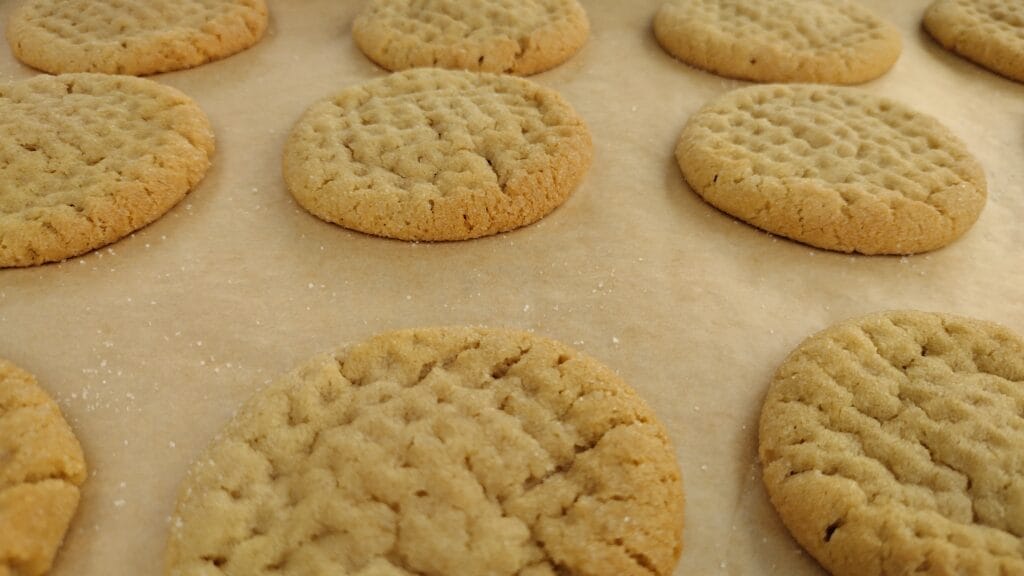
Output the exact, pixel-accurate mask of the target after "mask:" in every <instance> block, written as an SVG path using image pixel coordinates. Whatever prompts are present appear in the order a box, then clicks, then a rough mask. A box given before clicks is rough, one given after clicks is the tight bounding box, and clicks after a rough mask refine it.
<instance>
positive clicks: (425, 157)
mask: <svg viewBox="0 0 1024 576" xmlns="http://www.w3.org/2000/svg"><path fill="white" fill-rule="evenodd" d="M591 155H592V144H591V139H590V132H589V130H588V129H587V127H586V125H585V124H584V122H583V120H582V118H580V117H579V115H578V114H576V112H575V111H574V110H573V109H572V107H571V106H570V105H569V104H568V103H567V102H566V101H565V100H564V99H562V97H561V96H559V95H558V94H557V93H556V92H554V91H553V90H550V89H547V88H544V87H542V86H539V85H537V84H534V83H533V82H530V81H528V80H524V79H521V78H516V77H512V76H498V75H492V74H476V73H471V72H460V71H452V70H442V69H438V68H430V69H416V70H408V71H405V72H399V73H395V74H391V75H388V76H386V77H384V78H380V79H378V80H372V81H370V82H366V83H364V84H361V85H356V86H353V87H350V88H347V89H345V90H343V91H342V92H340V93H338V94H337V95H336V96H333V97H331V98H329V99H327V100H323V101H320V102H318V103H316V104H314V105H313V106H312V107H310V109H309V110H308V111H307V112H306V113H305V114H304V115H303V117H302V118H301V119H300V120H299V121H298V123H297V124H296V126H295V128H294V129H293V130H292V133H291V135H290V137H289V138H288V142H287V144H286V145H285V150H284V177H285V181H286V182H287V184H288V189H289V190H290V191H291V193H292V195H294V196H295V198H296V200H297V201H298V202H299V204H301V205H302V206H303V207H304V208H305V209H306V210H308V211H309V212H311V213H312V214H314V215H316V216H318V217H319V218H321V219H323V220H327V221H328V222H334V223H336V224H340V225H342V226H344V227H346V228H351V229H353V230H358V231H360V232H366V233H369V234H375V235H378V236H386V237H389V238H399V239H402V240H464V239H469V238H477V237H480V236H486V235H490V234H496V233H499V232H505V231H508V230H512V229H515V228H519V227H521V226H525V225H527V224H530V223H532V222H535V221H537V220H539V219H540V218H542V217H543V216H545V215H546V214H548V213H549V212H551V211H552V210H554V209H555V208H556V207H558V206H559V205H561V204H562V203H563V202H565V200H566V199H567V198H568V197H569V195H570V194H571V193H572V191H573V189H574V188H575V187H576V185H577V184H578V183H579V182H580V181H581V180H582V179H583V176H584V175H585V173H586V172H587V170H588V169H589V167H590V162H591Z"/></svg>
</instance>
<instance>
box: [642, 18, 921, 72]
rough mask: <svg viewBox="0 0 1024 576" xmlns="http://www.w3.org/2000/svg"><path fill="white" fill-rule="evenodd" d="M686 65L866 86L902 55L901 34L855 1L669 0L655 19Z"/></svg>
mask: <svg viewBox="0 0 1024 576" xmlns="http://www.w3.org/2000/svg"><path fill="white" fill-rule="evenodd" d="M654 34H655V37H656V38H657V39H658V42H659V43H660V44H661V45H662V47H664V48H665V50H666V51H668V53H669V54H671V55H673V56H675V57H676V58H678V59H679V60H681V61H683V62H685V63H687V64H690V65H692V66H696V67H697V68H701V69H703V70H708V71H710V72H713V73H715V74H719V75H722V76H728V77H730V78H741V79H744V80H754V81H757V82H820V83H826V84H858V83H861V82H866V81H868V80H871V79H872V78H876V77H878V76H881V75H882V74H884V73H885V72H886V71H888V70H889V68H891V67H892V65H893V64H894V63H895V62H896V59H897V58H899V55H900V49H901V48H900V46H901V40H900V34H899V31H897V30H896V28H895V27H893V26H892V25H891V24H889V23H887V22H885V21H884V20H882V19H881V18H879V17H878V16H876V15H875V14H874V13H873V12H871V11H870V10H868V9H867V8H865V7H864V6H862V5H861V4H860V3H859V2H855V1H851V0H669V1H668V2H666V3H665V4H664V5H663V6H662V7H661V10H659V11H658V14H657V16H655V18H654Z"/></svg>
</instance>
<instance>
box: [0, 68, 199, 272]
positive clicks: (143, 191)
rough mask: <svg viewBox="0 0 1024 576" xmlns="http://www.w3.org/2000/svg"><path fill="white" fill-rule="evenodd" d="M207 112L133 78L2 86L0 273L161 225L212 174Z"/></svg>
mask: <svg viewBox="0 0 1024 576" xmlns="http://www.w3.org/2000/svg"><path fill="white" fill-rule="evenodd" d="M213 148H214V143H213V131H212V129H211V127H210V122H209V120H207V118H206V115H205V114H204V113H203V111H202V110H200V109H199V106H197V105H196V103H195V102H194V101H192V99H191V98H189V97H188V96H186V95H184V94H182V93H181V92H179V91H178V90H175V89H174V88H171V87H169V86H164V85H162V84H158V83H156V82H153V81H151V80H146V79H143V78H135V77H132V76H113V75H108V74H62V75H60V76H46V75H40V76H36V77H35V78H31V79H29V80H22V81H18V82H12V83H9V84H0V268H2V267H7V266H31V265H34V264H41V263H44V262H55V261H59V260H63V259H65V258H69V257H71V256H76V255H78V254H82V253H84V252H88V251H89V250H93V249H95V248H99V247H101V246H105V245H107V244H110V243H111V242H114V241H116V240H119V239H121V238H123V237H124V236H127V235H128V234H130V233H132V232H134V231H135V230H138V229H139V228H142V227H143V226H146V225H147V224H149V223H151V222H153V221H154V220H156V219H157V218H159V217H160V216H162V215H163V214H164V213H166V212H167V211H168V210H170V209H171V208H172V207H173V206H174V205H175V204H177V203H178V202H179V201H180V200H181V199H182V198H184V197H185V195H186V194H187V193H188V192H189V190H191V189H192V187H193V186H195V185H196V184H197V183H198V182H199V181H200V180H201V179H202V178H203V176H204V175H205V174H206V170H207V169H208V168H209V166H210V156H211V155H212V154H213Z"/></svg>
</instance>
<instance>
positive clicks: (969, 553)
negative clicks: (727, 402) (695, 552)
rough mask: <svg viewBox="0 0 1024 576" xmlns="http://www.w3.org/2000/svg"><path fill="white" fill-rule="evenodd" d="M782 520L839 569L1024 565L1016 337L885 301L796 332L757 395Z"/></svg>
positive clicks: (1023, 379) (1022, 408)
mask: <svg viewBox="0 0 1024 576" xmlns="http://www.w3.org/2000/svg"><path fill="white" fill-rule="evenodd" d="M759 454H760V458H761V462H762V465H763V466H764V483H765V487H766V488H767V491H768V495H769V497H770V498H771V501H772V504H773V505H774V506H775V508H776V509H777V510H778V512H779V515H780V516H781V518H782V521H783V523H785V525H786V527H787V528H788V529H789V531H790V532H791V533H792V534H793V536H794V538H796V540H797V542H799V543H800V544H801V545H802V546H803V547H804V548H806V549H807V550H808V551H809V552H810V553H811V555H813V556H814V557H815V558H816V559H817V560H818V561H819V562H821V564H822V565H823V566H824V567H825V568H826V569H828V570H829V571H830V572H831V573H832V574H833V575H835V576H881V575H891V574H928V575H935V576H938V575H945V574H965V575H966V574H970V575H978V576H981V575H1002V576H1011V575H1012V576H1016V575H1019V574H1024V340H1021V338H1020V337H1019V336H1017V335H1016V334H1014V333H1012V332H1010V331H1009V330H1007V329H1006V328H1003V327H1001V326H998V325H996V324H991V323H988V322H981V321H977V320H972V319H968V318H961V317H957V316H951V315H946V314H931V313H925V312H887V313H882V314H875V315H871V316H866V317H862V318H857V319H854V320H850V321H847V322H843V323H841V324H838V325H836V326H833V327H831V328H829V329H827V330H825V331H823V332H821V333H819V334H816V335H814V336H812V337H811V338H808V339H807V340H806V341H804V342H803V343H802V344H801V345H800V346H799V347H798V348H797V349H796V350H795V351H794V352H793V353H792V354H790V356H789V357H788V358H787V359H786V361H785V362H784V363H783V364H782V366H781V367H780V368H779V370H778V372H776V374H775V378H774V380H773V381H772V385H771V388H770V389H769V391H768V395H767V397H766V398H765V401H764V408H763V409H762V412H761V424H760V449H759Z"/></svg>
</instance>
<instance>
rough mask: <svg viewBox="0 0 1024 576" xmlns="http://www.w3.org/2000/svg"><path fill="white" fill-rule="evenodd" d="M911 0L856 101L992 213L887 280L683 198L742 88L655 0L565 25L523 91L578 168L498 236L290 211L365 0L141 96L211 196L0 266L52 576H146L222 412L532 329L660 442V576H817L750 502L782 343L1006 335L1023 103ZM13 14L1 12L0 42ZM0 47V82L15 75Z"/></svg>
mask: <svg viewBox="0 0 1024 576" xmlns="http://www.w3.org/2000/svg"><path fill="white" fill-rule="evenodd" d="M927 3H928V2H927V0H915V1H910V0H907V1H903V2H886V1H883V0H867V1H865V4H868V5H870V6H871V7H872V8H874V9H875V10H876V11H877V12H879V13H880V14H883V15H885V16H886V17H887V18H888V19H889V20H890V21H892V22H893V23H895V24H896V25H897V26H898V27H899V28H900V29H901V30H902V32H903V39H904V47H903V54H902V56H901V57H900V60H899V62H898V63H897V64H896V66H895V68H894V69H893V70H892V71H891V72H889V73H888V74H887V75H886V76H884V77H882V78H881V79H879V80H876V81H873V82H871V83H868V84H866V85H865V86H864V88H865V89H866V90H868V91H870V92H873V93H876V94H881V95H886V96H890V97H894V98H897V99H899V100H902V101H904V102H906V103H908V104H910V105H911V106H913V107H914V108H916V109H918V110H921V111H924V112H928V113H931V114H933V115H935V116H937V117H939V118H940V119H941V120H942V121H943V122H944V123H945V124H946V125H947V126H949V127H950V128H951V129H952V130H953V131H954V132H955V133H957V134H958V135H959V136H960V137H961V138H962V139H963V140H965V141H966V142H967V144H968V145H969V147H970V149H971V150H973V151H974V152H975V154H976V155H977V156H978V158H979V159H980V160H981V162H982V164H983V165H984V167H985V170H986V173H987V176H988V179H989V202H988V205H987V207H986V208H985V211H984V213H983V214H982V216H981V218H980V220H979V221H978V222H977V224H976V225H975V226H974V228H973V229H972V230H971V231H970V232H969V233H968V234H967V235H966V236H965V237H964V238H962V239H961V240H959V241H958V242H956V243H954V244H953V245H951V246H949V247H948V248H945V249H943V250H940V251H937V252H934V253H931V254H926V255H919V256H913V257H908V258H899V257H863V256H849V255H843V254H838V253H830V252H826V251H822V250H817V249H813V248H809V247H807V246H803V245H801V244H797V243H794V242H790V241H787V240H784V239H779V238H773V237H771V236H768V235H766V234H764V233H762V232H760V231H758V230H756V229H754V228H752V227H749V226H747V225H745V224H742V223H739V222H737V221H735V220H733V219H732V218H731V217H729V216H726V215H724V214H722V213H720V212H718V211H716V210H715V209H714V208H712V207H710V206H709V205H707V204H705V203H704V202H702V201H701V200H700V199H699V198H698V197H697V196H696V195H694V194H693V193H692V192H691V191H690V190H689V189H688V188H687V187H686V185H685V184H684V183H683V180H682V178H681V176H680V174H679V171H678V168H677V167H676V163H675V160H674V158H673V154H672V153H673V149H674V146H675V142H676V138H677V137H678V135H679V132H680V131H681V129H682V127H683V124H684V123H685V121H686V119H687V118H688V117H689V115H690V114H692V113H693V112H694V111H696V110H697V109H698V108H699V107H700V106H701V105H702V104H703V103H704V102H706V101H708V100H709V99H711V98H713V97H715V96H717V95H719V94H722V93H723V92H725V91H727V90H729V89H732V88H736V87H740V86H742V85H744V84H745V83H742V82H738V81H733V80H726V79H722V78H719V77H717V76H713V75H711V74H708V73H705V72H701V71H699V70H696V69H693V68H689V67H687V66H685V65H683V64H681V63H679V62H678V61H676V60H674V59H672V58H671V57H670V56H668V55H667V54H666V53H664V52H663V51H662V50H661V49H660V48H659V47H658V45H657V43H656V42H655V40H654V38H653V35H652V33H651V20H652V18H653V16H654V13H655V12H656V10H657V7H658V5H659V4H660V0H648V1H644V2H640V1H631V2H616V1H614V0H604V1H598V0H593V1H586V0H584V4H585V6H586V8H587V11H588V14H589V16H590V19H591V25H592V35H591V38H590V40H589V42H588V44H587V45H586V47H585V48H584V49H583V51H582V52H581V53H580V54H578V55H577V56H576V57H575V58H573V59H572V60H570V61H569V62H567V63H566V64H564V65H562V66H560V67H558V68H556V69H555V70H553V71H550V72H547V73H544V74H540V75H538V76H534V77H533V79H534V80H535V81H537V82H540V83H541V84H544V85H546V86H549V87H552V88H554V89H556V90H559V91H560V92H561V93H562V94H564V95H565V97H566V98H567V99H568V100H569V101H570V102H571V103H572V104H573V105H574V106H575V107H576V108H577V110H578V111H579V112H580V113H581V114H582V116H583V117H584V118H585V119H586V120H587V122H588V124H589V126H590V128H591V130H592V132H593V135H594V143H595V161H594V166H593V168H592V169H591V171H590V173H589V174H588V176H587V177H586V179H585V181H584V182H583V184H582V186H581V187H580V188H579V189H578V190H577V191H576V193H575V194H574V195H573V196H572V198H570V200H569V201H568V202H567V203H566V204H565V205H564V206H563V207H561V208H559V209H558V210H556V211H555V212H554V213H552V214H551V215H550V216H548V217H547V218H545V219H543V220H542V221H541V222H539V223H538V224H535V225H533V226H530V227H527V228H525V229H521V230H519V231H515V232H512V233H508V234H504V235H500V236H496V237H492V238H485V239H480V240H474V241H469V242H458V243H445V244H413V243H403V242H398V241H391V240H385V239H380V238H374V237H370V236H365V235H362V234H358V233H355V232H349V231H346V230H344V229H342V228H339V227H336V226H333V225H330V224H326V223H324V222H321V221H320V220H318V219H316V218H314V217H313V216H310V215H309V214H307V213H306V212H305V211H303V210H301V209H300V208H299V207H298V205H297V204H296V203H295V202H294V201H293V200H292V199H291V197H290V195H289V194H288V193H287V192H286V190H285V188H284V184H283V181H282V177H281V170H280V156H281V149H282V145H283V143H284V139H285V137H286V135H287V132H288V130H289V129H290V127H291V125H292V124H293V123H294V122H295V121H296V120H297V119H298V117H299V115H300V114H301V113H302V111H303V110H304V109H305V108H306V107H307V106H309V105H310V104H311V103H312V102H314V101H315V100H317V99H319V98H322V97H325V96H327V95H329V94H331V93H333V92H336V91H338V90H340V89H341V88H343V87H345V86H348V85H351V84H354V83H357V82H361V81H365V80H369V79H372V78H376V77H379V76H381V75H383V74H384V72H383V71H382V70H380V69H379V68H377V67H376V66H374V65H373V64H372V63H370V61H369V60H367V59H366V58H365V57H363V56H362V55H361V53H360V52H359V51H358V49H357V48H356V47H355V45H354V43H353V42H352V38H351V34H350V29H351V24H352V20H353V19H354V17H355V14H356V13H357V11H358V9H359V7H360V5H361V4H362V3H361V2H337V1H336V0H302V1H295V0H291V1H286V0H282V1H274V0H270V8H271V24H270V29H269V32H268V34H267V36H266V37H265V38H264V40H263V41H262V42H261V43H260V44H258V45H257V46H255V47H253V48H252V49H250V50H247V51H245V52H243V53H241V54H238V55H236V56H234V57H231V58H228V59H226V60H223V61H220V62H216V63H212V64H208V65H206V66H202V67H200V68H196V69H192V70H186V71H181V72H175V73H170V74H162V75H158V76H155V77H153V78H154V79H156V80H158V81H160V82H164V83H167V84H169V85H172V86H175V87H177V88H179V89H181V90H183V91H184V92H186V93H187V94H189V95H191V96H192V97H193V98H195V100H196V101H198V103H199V104H200V105H201V106H202V108H203V109H204V110H205V111H206V112H207V114H208V115H209V116H210V118H211V121H212V123H213V126H214V129H215V130H216V133H217V153H216V156H215V158H214V164H213V167H212V169H211V170H210V172H209V174H208V175H207V177H206V179H205V180H204V181H203V182H202V183H201V184H200V185H199V186H198V188H196V189H195V190H194V191H193V192H192V193H191V194H190V195H189V196H188V197H187V198H186V199H185V200H184V201H183V202H182V203H181V204H180V205H178V206H177V207H176V208H174V209H173V210H172V211H171V212H170V213H169V214H167V215H166V216H165V217H163V218H162V219H160V220H158V221H157V222H156V223H154V224H152V225H150V226H149V227H147V228H145V229H144V230H141V231H139V232H137V233H136V234H134V235H133V236H131V237H130V238H127V239H124V240H122V241H120V242H117V243H115V244H113V245H112V246H110V247H109V248H105V249H101V250H98V251H96V252H93V253H91V254H88V255H86V256H83V257H80V258H75V259H73V260H70V261H67V262H65V263H62V264H54V265H47V266H41V267H34V268H28V269H15V270H0V356H3V357H6V358H8V359H10V360H12V361H14V362H15V363H16V364H18V365H20V366H21V367H23V368H25V369H27V370H29V371H31V372H32V373H34V374H36V375H37V376H38V378H39V380H40V382H41V383H42V384H43V386H44V387H46V388H47V389H48V390H50V391H51V392H52V393H53V394H54V395H55V396H56V397H57V398H58V399H59V401H60V404H61V407H62V408H63V410H64V412H65V414H66V415H67V417H68V419H69V420H70V422H71V424H72V426H73V428H74V430H75V432H76V433H77V435H78V437H79V438H80V439H81V442H82V445H83V447H84V449H85V453H86V457H87V459H88V463H89V466H90V470H91V474H90V477H89V480H88V482H87V484H86V485H85V487H84V493H83V499H82V504H81V507H80V509H79V513H78V516H77V517H76V519H75V521H74V523H73V525H72V528H71V530H70V531H69V534H68V537H67V540H66V542H65V545H64V547H63V549H62V551H61V553H60V554H59V557H58V559H57V563H56V566H55V568H54V570H53V574H54V575H55V576H68V575H77V576H93V575H95V576H99V575H108V574H157V573H160V570H161V566H162V564H161V562H162V554H163V548H164V542H165V539H166V535H167V528H168V519H169V516H170V514H171V512H172V510H173V506H174V500H175V495H176V490H177V486H178V483H179V482H180V480H181V479H182V477H183V475H184V473H185V470H186V468H187V466H188V465H189V463H190V462H191V461H192V460H193V459H194V458H195V457H196V456H197V455H198V454H199V452H200V451H201V450H202V449H203V448H204V446H205V445H206V444H207V443H208V442H209V441H210V440H211V439H212V437H213V436H214V434H215V433H216V432H217V431H218V430H219V429H220V428H221V427H222V426H223V425H224V424H225V423H226V422H227V420H228V419H229V418H230V417H231V415H232V413H233V412H234V411H235V410H236V409H237V408H238V407H239V406H240V404H241V403H242V402H243V401H244V400H245V399H246V398H248V397H249V396H250V395H251V394H253V393H254V392H255V391H256V390H258V389H259V388H260V387H261V386H262V385H264V383H266V382H268V381H269V380H270V379H272V378H273V377H275V376H276V375H278V374H280V373H282V372H284V371H286V370H289V369H291V368H292V367H294V366H296V365H297V364H299V363H300V362H302V361H303V360H305V359H306V358H308V357H310V356H312V355H313V354H314V353H317V352H321V351H325V350H329V349H332V348H334V347H335V346H336V345H337V344H340V343H342V342H352V341H359V340H362V339H364V338H366V337H369V336H370V335H373V334H376V333H378V332H382V331H386V330H390V329H395V328H401V327H412V326H430V325H444V324H484V325H489V326H506V327H513V328H521V329H527V330H533V331H536V332H537V333H540V334H544V335H547V336H550V337H553V338H556V339H559V340H561V341H564V342H566V343H570V344H573V345H575V347H577V348H578V349H580V350H582V351H584V352H586V353H588V354H590V355H592V356H594V357H596V358H598V359H600V360H601V361H603V362H604V363H605V364H607V365H609V366H611V367H613V368H615V369H616V370H617V371H618V372H619V373H620V374H621V375H622V376H623V378H624V379H625V380H626V381H627V382H629V383H631V384H632V385H633V386H634V387H635V388H637V389H638V390H639V391H640V393H641V394H642V395H643V397H644V398H645V399H646V400H647V401H648V402H649V403H650V404H651V405H652V406H653V407H654V409H655V410H656V411H657V413H658V415H659V416H660V417H661V418H662V419H663V420H664V422H665V423H666V424H667V426H668V428H669V431H670V434H671V438H672V441H673V442H674V444H675V446H676V450H677V453H678V456H679V460H680V462H681V465H682V469H683V475H684V483H685V489H686V496H687V500H688V507H687V512H686V522H687V527H686V532H685V541H686V544H685V551H684V554H683V557H682V560H681V562H680V564H679V567H678V569H677V570H676V574H729V575H736V574H787V575H817V574H823V571H822V570H821V569H820V568H819V567H818V566H817V564H816V563H815V562H814V561H813V560H811V559H810V558H809V557H808V556H807V555H806V554H804V553H802V552H801V551H800V550H799V548H798V546H797V545H796V544H795V542H794V541H793V540H792V539H791V538H790V537H789V536H788V534H787V532H786V531H785V529H784V528H783V526H782V525H781V524H780V522H779V521H778V520H777V518H776V516H775V514H774V512H773V510H772V509H771V507H770V505H769V504H768V501H767V498H766V496H765V493H764V490H763V488H762V486H761V483H760V470H759V467H758V465H757V462H756V459H755V456H756V440H757V439H756V428H757V417H758V414H759V408H760V402H761V399H762V397H763V394H764V393H765V391H766V388H767V386H768V383H769V380H770V378H771V375H772V372H773V371H774V370H775V368H776V366H777V365H778V364H779V363H780V362H781V361H782V359H783V358H784V357H785V355H786V354H787V353H788V352H789V351H790V350H791V349H792V348H793V347H795V346H796V345H797V344H798V343H799V342H800V341H801V340H802V339H803V338H805V337H806V336H808V335H810V334H811V333H813V332H815V331H818V330H820V329H822V328H824V327H826V326H828V325H830V324H832V323H834V322H836V321H838V320H841V319H844V318H848V317H850V316H855V315H860V314H864V313H869V312H874V311H877V310H882V309H891V308H917V309H924V310H934V311H945V312H953V313H958V314H965V315H970V316H975V317H978V318H984V319H989V320H994V321H998V322H1001V323H1004V324H1005V325H1007V326H1010V327H1012V328H1013V329H1015V330H1017V331H1018V332H1022V333H1024V298H1022V287H1024V266H1022V265H1021V264H1022V257H1021V253H1022V250H1021V248H1022V246H1024V226H1021V224H1020V219H1021V218H1022V217H1024V198H1022V185H1024V161H1022V159H1024V85H1022V84H1017V83H1014V82H1012V81H1010V80H1006V79H1004V78H1001V77H999V76H996V75H995V74H993V73H990V72H988V71H986V70H984V69H982V68H979V67H977V66H975V65H973V64H971V63H969V62H967V61H965V60H962V59H960V58H959V57H957V56H954V55H952V54H949V53H947V52H945V51H944V50H942V49H941V48H940V47H939V46H938V45H937V44H935V43H934V42H932V41H931V40H930V39H929V38H928V36H927V35H926V34H925V33H924V32H922V31H921V29H920V26H919V21H920V17H921V14H922V13H923V11H924V9H925V7H926V5H927ZM14 5H15V2H12V1H4V2H2V3H0V19H2V20H3V21H6V17H7V15H8V14H9V13H10V12H11V10H12V9H13V8H14ZM3 45H4V46H3V47H0V81H8V80H15V79H22V78H28V77H31V76H33V75H34V74H35V73H36V72H34V71H33V70H31V69H29V68H27V67H25V66H23V65H21V64H19V63H18V62H17V61H15V60H14V59H13V56H12V55H11V53H10V51H9V50H8V49H6V46H5V45H6V42H4V43H3Z"/></svg>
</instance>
